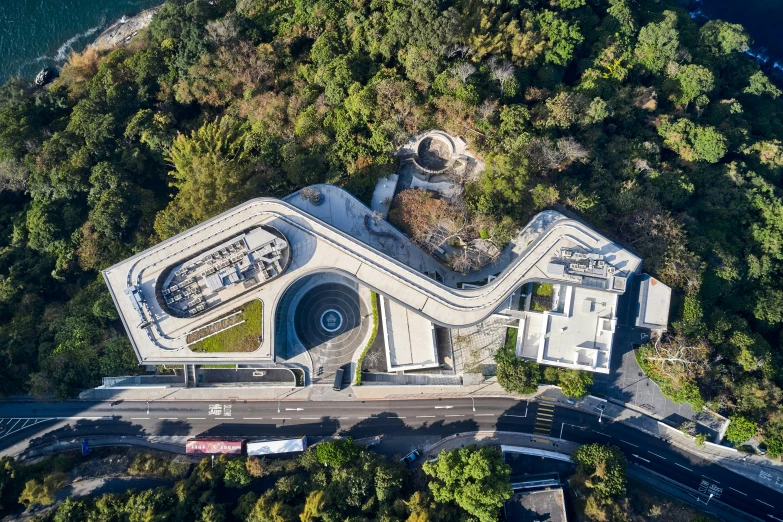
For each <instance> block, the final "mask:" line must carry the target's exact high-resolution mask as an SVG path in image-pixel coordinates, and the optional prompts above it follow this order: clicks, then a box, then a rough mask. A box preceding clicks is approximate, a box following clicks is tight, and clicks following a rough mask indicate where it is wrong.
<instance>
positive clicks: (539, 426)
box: [533, 397, 555, 436]
mask: <svg viewBox="0 0 783 522" xmlns="http://www.w3.org/2000/svg"><path fill="white" fill-rule="evenodd" d="M540 399H542V401H541V402H539V403H538V408H536V426H535V429H533V433H535V434H536V435H546V436H549V434H550V432H551V431H552V419H553V418H554V415H555V405H554V404H552V403H549V402H544V400H543V399H544V397H540Z"/></svg>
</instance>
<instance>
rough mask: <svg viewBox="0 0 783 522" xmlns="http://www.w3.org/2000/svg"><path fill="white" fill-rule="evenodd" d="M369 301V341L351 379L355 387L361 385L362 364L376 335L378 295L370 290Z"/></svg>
mask: <svg viewBox="0 0 783 522" xmlns="http://www.w3.org/2000/svg"><path fill="white" fill-rule="evenodd" d="M370 301H371V302H372V333H371V334H370V339H369V340H368V341H367V346H365V347H364V350H362V354H361V355H360V356H359V361H358V362H357V363H356V375H355V376H354V379H353V383H354V385H355V386H361V385H362V362H364V358H365V357H366V356H367V352H369V351H370V346H372V343H374V342H375V336H376V335H378V294H376V293H375V292H373V291H372V290H370Z"/></svg>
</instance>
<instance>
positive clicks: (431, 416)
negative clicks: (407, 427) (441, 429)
mask: <svg viewBox="0 0 783 522" xmlns="http://www.w3.org/2000/svg"><path fill="white" fill-rule="evenodd" d="M416 418H417V419H434V418H435V415H416Z"/></svg>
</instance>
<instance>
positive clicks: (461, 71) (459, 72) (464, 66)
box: [451, 62, 476, 83]
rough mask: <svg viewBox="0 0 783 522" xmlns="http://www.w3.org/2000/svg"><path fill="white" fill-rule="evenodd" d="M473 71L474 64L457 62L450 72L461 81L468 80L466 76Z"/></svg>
mask: <svg viewBox="0 0 783 522" xmlns="http://www.w3.org/2000/svg"><path fill="white" fill-rule="evenodd" d="M475 72H476V66H475V65H473V64H472V63H470V62H462V63H458V64H457V65H455V66H454V67H453V68H452V69H451V74H453V75H454V77H455V78H459V81H461V82H462V83H465V82H466V81H468V78H470V77H471V75H473V73H475Z"/></svg>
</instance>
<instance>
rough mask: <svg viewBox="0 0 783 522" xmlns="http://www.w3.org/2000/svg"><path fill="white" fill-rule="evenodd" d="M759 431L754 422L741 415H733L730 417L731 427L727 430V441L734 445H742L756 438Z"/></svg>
mask: <svg viewBox="0 0 783 522" xmlns="http://www.w3.org/2000/svg"><path fill="white" fill-rule="evenodd" d="M758 429H759V426H758V424H756V423H755V422H753V421H752V420H749V419H746V418H745V417H743V416H741V415H732V416H730V417H729V427H728V428H726V440H728V441H729V442H732V443H734V444H742V443H743V442H745V441H747V440H748V439H750V438H752V437H755V436H756V433H757V432H758Z"/></svg>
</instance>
